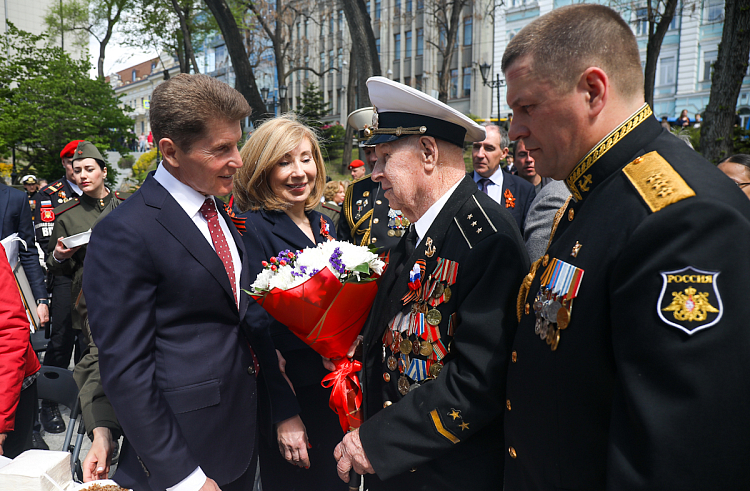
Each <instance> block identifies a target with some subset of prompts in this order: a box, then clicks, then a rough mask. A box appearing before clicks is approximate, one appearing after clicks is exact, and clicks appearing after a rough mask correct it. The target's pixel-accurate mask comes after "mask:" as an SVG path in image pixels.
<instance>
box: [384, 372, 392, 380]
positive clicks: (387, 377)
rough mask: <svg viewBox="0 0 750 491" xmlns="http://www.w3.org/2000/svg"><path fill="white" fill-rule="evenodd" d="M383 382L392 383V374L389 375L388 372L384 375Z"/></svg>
mask: <svg viewBox="0 0 750 491" xmlns="http://www.w3.org/2000/svg"><path fill="white" fill-rule="evenodd" d="M383 380H385V381H386V382H390V381H391V374H390V373H387V372H386V373H384V374H383Z"/></svg>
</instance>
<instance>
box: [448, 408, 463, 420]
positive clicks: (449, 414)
mask: <svg viewBox="0 0 750 491" xmlns="http://www.w3.org/2000/svg"><path fill="white" fill-rule="evenodd" d="M448 416H451V417H452V418H453V420H454V421H455V419H456V418H460V417H461V413H460V412H459V411H456V410H455V409H454V410H452V411H451V412H449V413H448Z"/></svg>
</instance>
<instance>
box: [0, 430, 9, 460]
mask: <svg viewBox="0 0 750 491" xmlns="http://www.w3.org/2000/svg"><path fill="white" fill-rule="evenodd" d="M6 438H8V434H7V433H0V455H3V443H5V439H6Z"/></svg>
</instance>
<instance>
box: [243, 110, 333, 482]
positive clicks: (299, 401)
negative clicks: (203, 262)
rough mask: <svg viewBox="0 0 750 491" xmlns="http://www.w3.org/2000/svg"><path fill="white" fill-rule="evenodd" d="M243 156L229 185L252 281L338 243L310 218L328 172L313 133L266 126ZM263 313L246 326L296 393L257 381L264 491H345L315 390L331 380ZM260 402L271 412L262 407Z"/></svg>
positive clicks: (293, 123)
mask: <svg viewBox="0 0 750 491" xmlns="http://www.w3.org/2000/svg"><path fill="white" fill-rule="evenodd" d="M240 155H241V156H242V161H243V164H244V165H243V167H242V168H240V169H239V170H238V171H237V174H235V177H234V197H235V204H236V206H237V207H238V208H239V209H240V211H241V212H242V213H241V215H240V216H241V217H244V218H245V219H246V222H245V225H246V231H245V234H244V235H243V241H244V242H245V248H246V250H247V253H248V257H247V260H244V261H243V266H244V267H247V268H249V270H250V275H251V278H255V276H256V275H257V274H258V273H259V272H260V271H261V269H262V265H261V263H262V261H267V260H268V259H269V258H270V257H272V256H276V255H277V254H278V253H279V252H281V251H284V250H287V249H288V250H291V251H295V250H300V249H304V248H305V247H314V246H315V245H316V244H318V243H321V242H324V241H326V240H332V239H334V238H335V235H336V232H335V228H334V225H333V222H332V221H331V219H330V218H328V217H327V216H325V215H322V214H320V213H318V212H316V211H314V208H315V206H316V205H317V204H318V203H319V202H320V197H321V194H322V193H323V188H324V184H325V168H324V166H323V157H322V155H321V153H320V146H319V145H318V140H317V137H316V135H315V133H314V131H313V130H312V129H310V128H309V127H307V126H305V125H304V124H302V123H300V122H299V121H297V119H296V118H295V117H294V116H293V115H284V116H281V117H279V118H275V119H272V120H269V121H267V122H266V123H264V124H263V125H261V126H260V127H259V128H258V129H257V130H256V131H255V132H254V133H253V135H252V136H251V137H250V139H249V140H248V141H247V143H246V144H245V145H244V146H243V147H242V150H241V151H240ZM260 310H262V309H261V307H260V306H258V305H257V304H253V305H251V307H250V308H248V316H249V317H248V319H247V320H248V322H247V325H249V326H252V329H270V331H271V336H272V338H273V342H274V345H275V347H276V349H277V350H278V351H279V352H280V354H281V356H282V357H283V359H284V360H285V362H286V375H287V377H288V378H289V380H290V381H291V384H292V385H293V388H294V389H293V390H294V393H292V392H291V390H290V389H289V386H288V385H287V384H285V383H284V382H283V380H282V381H279V380H266V379H263V380H261V384H262V386H263V387H265V389H266V390H267V391H268V397H267V398H263V397H262V393H261V404H260V406H259V407H260V411H261V415H260V420H261V425H262V426H261V431H262V432H263V431H264V430H263V428H265V433H266V435H267V436H268V435H273V434H274V431H273V430H274V429H275V440H276V443H275V444H274V443H271V442H272V441H273V438H268V437H267V438H262V441H261V444H260V447H259V448H260V453H259V456H260V468H261V481H262V482H263V489H264V491H276V490H281V491H290V490H294V489H300V490H302V489H304V490H335V489H341V490H344V489H346V485H345V484H344V483H343V482H341V480H340V479H339V478H338V476H337V473H336V462H335V461H334V459H333V457H332V456H333V449H334V447H335V446H336V444H337V443H338V440H340V438H341V427H340V426H339V423H338V417H337V416H336V415H335V414H334V412H333V411H331V409H330V408H329V407H328V392H327V390H326V389H323V388H322V387H321V385H320V381H321V379H322V378H323V377H324V376H325V375H326V374H327V373H328V372H327V371H326V370H325V369H324V368H323V364H322V362H321V357H320V355H318V354H317V353H316V352H315V351H313V350H312V348H310V347H308V346H307V345H306V344H305V343H304V342H302V341H301V340H300V339H298V338H297V337H296V336H295V335H294V334H292V333H291V331H289V330H288V329H287V328H286V327H285V326H284V325H283V324H281V323H279V322H278V321H275V320H273V319H272V318H270V317H268V316H267V317H266V319H267V320H266V322H262V321H259V319H261V318H262V315H263V314H264V313H262V312H260ZM260 362H261V365H263V364H264V362H265V363H266V364H270V363H275V362H276V360H260ZM282 363H283V362H282ZM266 372H270V371H266ZM263 373H264V371H263V370H261V377H262V376H263ZM269 375H273V373H270V374H269ZM295 394H296V396H295ZM264 399H265V400H267V401H269V402H270V405H264V404H263V401H264ZM264 422H265V424H264ZM308 437H309V438H308ZM308 440H309V443H308ZM276 447H278V448H276ZM287 462H288V463H291V464H293V465H295V466H296V468H292V467H290V466H289V465H288V464H287Z"/></svg>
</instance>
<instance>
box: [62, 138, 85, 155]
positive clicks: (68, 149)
mask: <svg viewBox="0 0 750 491" xmlns="http://www.w3.org/2000/svg"><path fill="white" fill-rule="evenodd" d="M82 141H83V140H73V141H72V142H70V143H68V144H67V145H65V148H63V149H62V152H60V158H61V159H64V158H65V157H72V156H73V154H74V153H75V151H76V147H77V146H78V144H79V143H80V142H82Z"/></svg>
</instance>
